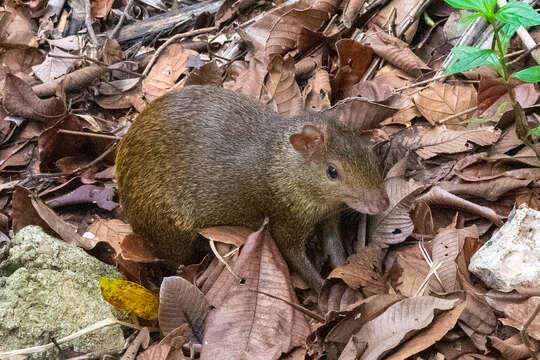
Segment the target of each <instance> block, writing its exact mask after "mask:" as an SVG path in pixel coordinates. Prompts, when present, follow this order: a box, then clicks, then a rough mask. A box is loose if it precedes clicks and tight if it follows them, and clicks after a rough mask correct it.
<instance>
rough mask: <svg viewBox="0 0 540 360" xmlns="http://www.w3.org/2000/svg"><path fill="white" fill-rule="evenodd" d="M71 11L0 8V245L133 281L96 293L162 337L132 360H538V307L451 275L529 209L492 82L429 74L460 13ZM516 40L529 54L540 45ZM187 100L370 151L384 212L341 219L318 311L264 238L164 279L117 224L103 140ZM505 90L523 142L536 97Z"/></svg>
mask: <svg viewBox="0 0 540 360" xmlns="http://www.w3.org/2000/svg"><path fill="white" fill-rule="evenodd" d="M47 3H49V4H47ZM89 4H90V6H89V7H88V8H85V6H84V2H68V3H66V4H63V5H57V4H56V3H54V2H47V1H30V2H17V1H14V0H8V1H5V3H4V4H3V7H2V8H0V19H1V21H0V49H1V51H0V88H1V89H2V91H1V92H0V97H1V102H0V104H1V105H0V116H1V117H2V120H3V121H2V124H1V125H2V126H0V143H1V145H2V148H1V149H0V179H1V181H0V183H1V185H0V207H1V211H0V215H1V216H0V229H1V230H2V232H4V233H8V232H9V230H10V229H13V231H15V232H17V231H18V230H20V229H21V228H22V227H24V226H26V225H31V224H32V225H40V226H41V227H42V228H43V229H44V230H45V231H46V232H48V233H50V234H52V235H54V236H57V237H59V238H61V239H62V240H64V241H66V242H69V243H72V244H74V245H76V246H79V247H82V248H84V249H86V250H87V251H88V252H89V253H90V254H91V255H93V256H96V257H98V258H99V259H101V260H103V261H105V262H108V263H111V264H114V265H116V266H117V268H118V269H119V270H120V271H121V272H122V273H123V274H124V276H125V278H126V279H128V280H131V281H133V282H135V283H131V282H125V283H112V282H110V281H109V282H107V280H103V281H102V286H103V287H104V291H105V293H104V294H106V295H105V296H104V297H105V299H107V300H109V301H111V302H112V303H114V304H116V305H117V306H118V307H119V308H122V309H124V310H128V311H131V312H133V313H134V314H137V315H139V316H140V317H142V318H146V319H158V320H159V322H158V324H159V327H160V329H161V331H162V333H163V335H164V337H163V336H162V337H159V336H157V337H152V338H151V340H150V339H149V338H148V334H146V335H144V337H142V335H141V338H140V340H136V341H134V342H133V345H134V350H131V351H133V355H131V356H132V358H133V357H135V356H136V357H137V358H138V359H184V358H186V359H187V358H195V357H200V358H203V359H209V358H212V359H214V358H219V359H304V358H307V359H344V360H346V359H382V358H386V359H405V358H414V359H455V358H458V357H460V358H482V359H499V358H504V359H524V358H528V357H531V356H532V355H531V354H534V353H535V350H534V349H535V346H536V348H537V346H538V343H537V342H536V341H538V340H540V335H539V334H540V330H539V329H540V325H539V322H540V317H536V318H533V317H532V316H531V315H532V314H534V313H535V312H538V309H539V308H540V305H539V300H538V299H539V298H540V297H539V295H540V291H538V288H516V289H515V290H513V291H512V292H510V293H503V292H500V291H498V290H497V289H490V288H488V287H487V286H486V285H485V284H483V283H482V281H481V280H479V279H478V278H476V277H475V276H474V275H473V274H471V273H470V272H469V270H468V266H469V263H470V261H471V257H472V256H473V254H474V253H475V252H476V251H477V250H478V249H479V248H480V247H481V246H482V245H483V244H484V243H486V242H487V241H488V240H489V239H490V238H491V236H492V235H493V234H494V232H496V231H497V228H498V227H500V226H501V225H502V224H503V223H504V222H505V221H506V219H507V218H508V217H509V216H510V214H511V211H512V209H513V208H518V207H519V206H528V207H530V208H531V209H536V210H538V209H539V205H538V204H540V196H539V194H540V174H539V170H538V168H539V167H540V161H539V160H538V159H537V158H536V156H535V153H534V152H533V151H532V150H531V149H530V148H529V147H527V146H524V144H523V143H522V142H521V140H519V138H518V136H517V135H516V127H515V125H514V120H515V119H514V115H513V112H512V110H511V106H510V98H509V97H508V95H507V91H506V87H505V84H504V83H503V82H501V80H500V78H497V77H496V76H494V72H493V71H491V70H490V69H487V68H479V69H475V70H472V71H469V72H467V73H464V74H457V75H453V76H451V77H448V76H446V77H443V76H440V74H441V65H442V64H443V61H444V60H445V59H446V58H447V57H448V56H449V51H450V49H451V48H452V46H454V45H455V43H456V41H457V38H456V37H459V38H463V39H466V38H465V36H470V34H469V33H467V30H465V31H464V30H463V29H460V28H458V27H457V21H456V20H455V19H459V18H460V17H461V16H462V14H460V13H458V10H456V9H454V8H452V7H450V6H448V5H447V4H445V3H444V2H443V1H439V0H437V1H431V2H429V1H411V0H393V1H389V2H385V1H362V0H360V1H357V0H349V1H343V2H342V1H339V0H332V1H323V0H314V1H311V2H309V1H300V0H288V1H279V2H275V3H269V2H261V1H246V0H228V1H225V2H215V1H212V0H209V1H208V2H202V3H201V4H199V5H194V4H193V3H192V2H190V1H179V2H172V1H163V2H162V1H143V2H133V1H120V2H113V1H105V0H103V1H90V2H89ZM424 5H429V6H424ZM167 9H168V10H169V11H165V10H167ZM70 13H73V14H74V15H73V16H72V17H70V16H68V14H70ZM85 13H87V17H86V20H87V21H85ZM184 14H189V16H188V15H184ZM81 16H82V17H81ZM88 19H89V22H88ZM169 19H173V20H172V21H170V22H167V21H168V20H169ZM447 20H448V21H447ZM115 27H118V30H115ZM528 31H529V32H530V34H531V36H532V37H533V39H534V41H535V42H536V44H538V42H539V41H540V35H539V34H540V31H539V30H538V26H537V27H530V28H528ZM93 34H94V35H93ZM174 34H182V35H176V36H177V37H178V38H177V40H176V41H175V42H174V43H170V44H165V41H167V40H168V39H169V38H171V36H173V35H174ZM96 35H97V36H96ZM164 45H165V46H164ZM509 46H510V50H509V52H510V53H511V54H513V53H515V54H517V55H513V56H514V58H515V59H514V60H511V63H512V66H514V67H515V70H516V71H518V70H521V69H522V68H525V67H528V66H530V65H531V64H533V65H534V60H533V56H530V53H533V54H534V51H528V52H527V51H524V50H523V49H524V45H523V43H522V42H521V40H520V39H519V38H518V36H514V38H513V39H512V41H511V42H510V45H509ZM158 49H159V50H158ZM193 84H200V85H212V86H221V87H225V88H229V89H232V90H234V91H237V92H238V93H242V94H245V95H247V96H250V97H253V98H255V99H257V100H259V101H261V102H263V103H265V104H267V105H268V106H270V107H271V108H272V109H273V110H275V111H277V112H279V113H281V114H283V115H286V116H290V115H294V114H297V113H298V112H300V111H302V110H309V111H322V112H325V114H326V115H328V116H335V117H338V118H340V120H341V121H343V122H344V123H347V124H348V125H349V126H350V127H351V128H353V129H354V131H356V132H357V133H358V134H359V136H361V137H363V138H365V139H369V141H371V142H372V144H373V145H374V146H375V149H376V150H377V152H378V154H379V155H380V159H381V163H382V164H383V167H384V169H385V170H386V173H387V175H386V188H387V190H388V193H389V196H390V202H391V206H390V207H389V208H388V210H386V211H385V212H384V213H382V214H379V215H376V216H373V217H370V218H369V219H368V221H366V218H365V217H362V216H357V215H355V216H351V215H348V216H344V217H343V219H342V221H341V232H342V233H343V235H344V237H343V238H344V239H343V241H344V244H343V248H344V249H345V252H346V255H347V257H346V259H347V261H346V263H344V264H342V265H341V266H338V267H336V268H333V269H332V268H330V267H329V265H328V263H327V257H328V254H326V253H325V252H324V251H319V250H317V249H316V250H314V251H313V252H314V253H316V254H312V255H317V256H314V258H317V259H318V262H319V264H318V267H319V269H320V270H321V272H322V273H323V275H327V280H326V282H325V285H324V287H323V290H322V292H321V293H320V294H316V293H315V292H313V291H312V290H310V289H309V288H308V287H307V286H305V284H303V283H302V280H300V279H299V278H298V277H297V276H296V275H295V274H289V271H288V268H287V265H286V263H285V262H284V260H283V259H282V257H281V255H280V253H279V250H278V249H277V247H276V245H275V244H274V242H273V240H272V237H271V234H270V233H269V232H268V230H267V229H266V227H265V226H263V227H262V228H261V229H259V230H258V231H256V232H253V231H254V230H256V229H245V228H239V227H234V226H230V227H216V228H209V229H201V234H202V235H203V236H205V237H206V238H208V239H210V240H211V241H212V247H213V248H214V252H215V253H216V254H219V256H217V257H216V256H214V255H212V254H209V255H208V256H207V257H205V258H204V259H203V260H202V261H201V262H200V263H197V264H184V265H182V266H181V267H180V268H179V269H176V270H174V269H172V270H171V269H170V268H168V267H167V266H166V262H165V261H164V260H162V259H159V258H157V257H156V256H154V255H153V251H152V247H151V245H149V244H148V241H147V239H144V238H141V237H140V236H138V235H137V234H134V233H133V232H132V230H131V227H130V226H129V224H126V223H125V222H123V221H122V220H121V214H120V213H119V211H118V209H116V207H117V202H118V198H117V197H115V196H114V192H115V191H116V183H115V181H114V177H113V176H112V170H113V166H114V147H115V145H116V142H117V140H118V139H120V138H121V136H123V135H124V134H125V133H126V131H127V129H128V128H129V126H130V124H131V123H132V122H133V120H134V119H135V118H136V116H137V114H138V113H140V112H141V111H142V110H143V109H144V108H145V107H146V106H147V105H148V103H149V102H151V101H152V100H154V99H156V98H157V97H159V96H161V95H163V94H165V93H166V92H168V91H171V90H172V89H176V88H179V87H183V86H188V85H193ZM511 84H512V86H514V87H515V91H516V100H517V101H518V102H519V103H520V104H521V106H522V107H523V108H524V110H525V114H526V121H528V122H529V123H530V124H531V125H533V124H537V123H538V119H539V117H538V105H536V104H537V102H538V99H539V96H540V92H539V89H538V84H530V83H527V84H525V83H523V82H521V81H520V80H517V79H512V82H511ZM156 141H159V139H156ZM149 161H153V159H149ZM523 204H524V205H523ZM232 225H234V224H232ZM366 242H367V247H364V244H366ZM140 285H142V286H140ZM145 288H146V289H145ZM158 294H159V295H158ZM145 299H146V300H145ZM158 304H159V305H158ZM145 324H146V325H148V326H155V325H156V321H155V320H154V321H153V322H147V323H145ZM524 328H526V330H524ZM141 334H144V333H141ZM141 344H142V347H143V349H141V350H140V351H141V352H140V353H139V355H136V352H137V348H139V346H141ZM135 345H136V346H135ZM148 346H149V347H148Z"/></svg>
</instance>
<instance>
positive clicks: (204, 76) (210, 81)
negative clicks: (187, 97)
mask: <svg viewBox="0 0 540 360" xmlns="http://www.w3.org/2000/svg"><path fill="white" fill-rule="evenodd" d="M222 73H223V70H222V69H221V68H220V67H219V66H218V65H217V63H216V62H215V61H210V62H208V63H206V64H204V65H203V66H201V67H200V68H198V69H193V70H192V71H191V72H190V73H189V74H188V76H187V79H186V83H185V86H188V85H212V86H218V87H219V86H221V84H222V82H223V80H222V75H223V74H222Z"/></svg>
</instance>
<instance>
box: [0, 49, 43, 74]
mask: <svg viewBox="0 0 540 360" xmlns="http://www.w3.org/2000/svg"><path fill="white" fill-rule="evenodd" d="M44 58H45V55H44V54H43V53H42V52H41V51H40V50H38V49H35V48H16V49H9V50H7V51H6V52H5V53H4V54H2V55H0V64H2V65H4V66H6V67H7V68H8V70H9V72H10V73H12V74H15V75H17V73H24V74H29V73H30V71H32V67H33V66H35V65H37V64H40V63H41V62H43V59H44Z"/></svg>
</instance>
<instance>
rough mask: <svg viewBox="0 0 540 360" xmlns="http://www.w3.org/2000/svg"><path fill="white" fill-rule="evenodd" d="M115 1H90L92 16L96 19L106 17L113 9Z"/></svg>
mask: <svg viewBox="0 0 540 360" xmlns="http://www.w3.org/2000/svg"><path fill="white" fill-rule="evenodd" d="M113 3H114V0H92V1H90V14H91V15H92V17H94V18H104V17H106V16H107V15H108V14H109V12H110V11H111V9H112V5H113Z"/></svg>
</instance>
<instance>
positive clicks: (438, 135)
mask: <svg viewBox="0 0 540 360" xmlns="http://www.w3.org/2000/svg"><path fill="white" fill-rule="evenodd" d="M500 134H501V131H500V130H496V129H494V128H493V127H491V126H486V127H481V128H477V129H472V130H461V131H460V130H449V129H446V128H445V127H441V126H438V127H436V128H434V129H431V130H427V129H426V128H422V130H421V131H420V134H417V135H416V136H414V137H413V138H412V139H410V141H411V144H412V143H414V144H415V146H411V147H413V148H414V147H416V148H417V150H416V153H417V154H418V155H419V156H420V157H422V158H423V159H430V158H432V157H435V156H437V155H439V154H456V153H460V152H464V151H467V150H470V149H471V146H470V145H469V144H468V142H469V141H470V142H473V143H475V144H477V145H480V146H487V145H491V144H493V143H495V142H496V141H497V140H498V139H499V136H500Z"/></svg>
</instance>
